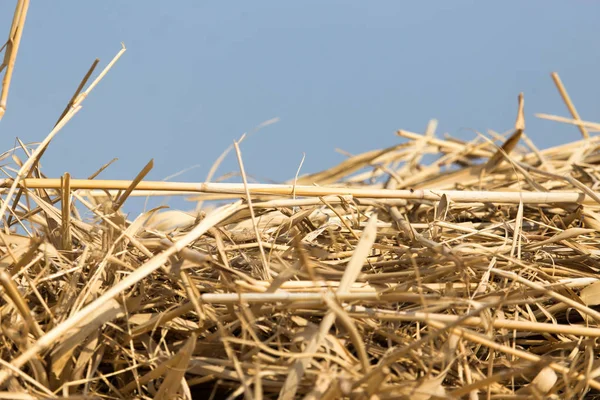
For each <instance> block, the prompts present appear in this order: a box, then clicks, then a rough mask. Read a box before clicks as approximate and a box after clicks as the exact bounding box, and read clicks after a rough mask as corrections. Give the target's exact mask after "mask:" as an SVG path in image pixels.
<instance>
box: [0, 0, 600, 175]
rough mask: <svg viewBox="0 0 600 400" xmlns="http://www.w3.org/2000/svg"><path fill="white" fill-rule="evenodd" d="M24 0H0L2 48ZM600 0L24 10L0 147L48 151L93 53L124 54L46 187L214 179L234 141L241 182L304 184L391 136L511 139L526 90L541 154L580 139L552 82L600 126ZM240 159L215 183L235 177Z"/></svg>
mask: <svg viewBox="0 0 600 400" xmlns="http://www.w3.org/2000/svg"><path fill="white" fill-rule="evenodd" d="M15 4H16V1H9V0H3V1H1V2H0V35H2V37H5V36H6V35H7V33H8V29H9V27H10V20H11V18H12V12H13V9H14V6H15ZM598 16H600V2H595V1H569V2H567V1H526V2H524V1H520V2H517V1H509V2H490V1H485V2H483V1H481V2H478V1H428V2H417V1H412V2H409V1H212V2H207V1H181V0H178V1H149V0H146V1H116V0H104V1H32V3H31V7H30V10H29V14H28V19H27V22H26V26H25V31H24V37H23V41H22V44H21V50H20V52H19V56H18V59H17V65H16V72H15V75H14V79H13V85H12V86H11V93H10V97H9V103H8V110H7V113H6V115H5V117H4V119H3V120H2V121H1V122H0V133H1V136H0V141H1V142H0V144H1V145H2V149H3V150H4V149H8V148H10V147H12V146H13V144H14V142H15V137H17V136H18V137H19V138H21V139H22V140H24V141H27V142H31V141H39V140H42V139H43V138H44V137H45V136H46V135H47V133H48V132H49V131H50V129H51V127H52V125H53V123H54V122H55V121H56V119H57V117H58V116H59V115H60V113H61V111H62V109H63V108H64V107H65V105H66V103H67V101H68V100H69V98H70V97H71V95H72V93H73V91H74V90H75V88H76V86H77V85H78V83H79V81H80V79H81V78H82V76H83V75H84V73H85V72H86V71H87V69H88V67H89V65H90V64H91V63H92V61H93V60H94V58H96V57H99V58H100V59H101V63H100V68H102V67H104V66H105V65H106V64H107V63H108V62H109V61H110V59H111V58H112V57H113V56H114V55H115V54H116V53H117V51H118V50H119V48H120V42H121V41H123V42H124V43H125V45H126V46H127V49H128V51H127V52H126V53H125V55H124V56H123V57H122V58H121V60H120V61H119V62H118V63H117V65H116V66H115V68H113V70H112V71H111V72H110V74H109V75H108V76H107V77H106V78H105V80H104V81H103V82H102V83H101V84H100V85H99V86H98V87H97V88H96V90H95V91H94V92H93V93H92V95H91V96H90V97H89V98H88V99H87V100H86V101H85V103H84V108H83V110H82V111H81V112H80V113H79V114H78V115H77V116H76V117H75V119H74V120H73V121H71V122H70V123H69V125H68V126H67V127H66V128H65V129H64V130H63V131H62V132H61V133H60V134H59V135H58V137H57V138H56V139H55V141H54V142H53V143H52V144H51V145H50V148H49V150H48V152H47V153H46V155H45V156H44V159H43V160H42V164H43V167H44V170H45V172H46V173H47V174H48V175H50V176H53V177H58V176H60V175H61V174H62V173H63V172H65V171H68V172H70V173H72V175H73V176H74V177H78V178H83V177H87V176H88V175H89V174H91V173H92V172H94V171H95V170H96V169H98V168H99V167H100V166H101V165H103V164H104V163H106V162H107V161H109V160H111V159H112V158H113V157H118V158H119V161H118V163H117V164H115V165H114V166H113V167H111V168H110V169H109V170H107V171H106V172H105V173H103V175H102V177H104V178H107V179H108V178H113V179H131V178H133V177H134V176H135V175H136V174H137V172H138V171H139V170H140V169H141V168H142V167H143V166H144V165H145V164H146V163H147V162H148V160H149V159H150V158H154V159H155V168H154V170H153V171H152V172H151V173H150V175H149V177H148V178H149V179H153V180H160V179H163V178H165V177H167V176H169V175H171V174H174V173H177V172H178V171H181V170H184V169H186V168H189V167H192V166H196V165H197V166H198V167H197V168H194V169H192V170H190V171H188V172H186V173H185V174H182V175H180V176H179V177H177V178H175V179H176V180H182V181H202V180H204V178H205V176H206V174H207V172H208V170H209V168H210V166H211V165H212V163H213V162H214V160H215V159H216V158H217V157H218V155H219V154H220V153H221V152H222V151H223V150H224V149H225V148H226V147H227V146H229V145H230V144H231V143H232V141H233V140H234V139H236V138H239V137H240V135H241V134H242V133H244V132H246V131H249V130H252V128H253V127H254V126H256V125H257V124H259V123H261V122H262V121H265V120H268V119H271V118H274V117H279V118H280V122H278V123H277V124H275V125H272V126H269V127H267V128H265V129H263V130H261V131H260V132H259V133H257V134H255V135H253V136H251V137H250V138H249V139H248V140H247V141H245V142H244V143H243V145H242V151H243V156H244V160H245V164H246V168H247V171H248V173H249V174H251V175H253V176H254V177H256V178H257V179H259V180H261V181H266V180H267V179H273V180H285V179H289V178H291V177H293V176H294V174H295V171H296V169H297V167H298V164H299V163H300V160H301V158H302V153H306V161H305V163H304V167H303V172H314V171H316V170H320V169H324V168H327V167H329V166H332V165H334V163H337V162H339V161H341V160H342V159H343V156H341V155H339V154H337V153H336V152H335V151H334V149H335V148H342V149H344V150H346V151H349V152H351V153H358V152H363V151H367V150H371V149H375V148H380V147H384V146H389V145H392V144H394V143H398V142H399V140H400V139H399V138H397V137H396V136H395V135H394V132H395V130H397V129H400V128H403V129H408V130H412V131H416V132H422V131H423V130H424V129H425V126H426V125H427V122H428V121H429V119H431V118H436V119H438V120H439V128H438V134H443V133H446V132H447V133H450V134H452V135H455V136H457V137H460V138H464V139H470V138H472V137H473V135H474V134H473V132H472V129H476V130H479V131H482V132H485V131H486V130H487V129H493V130H496V131H499V132H502V131H505V130H508V129H511V128H512V126H513V124H514V120H515V112H516V106H517V95H518V93H519V92H521V91H522V92H524V93H525V102H526V103H525V111H526V122H527V130H526V131H527V133H528V134H529V135H530V137H532V138H533V139H534V140H535V141H536V143H537V145H538V147H542V148H544V147H548V146H550V145H555V144H558V143H563V142H568V141H572V140H576V139H579V137H580V134H579V131H578V130H577V129H576V128H575V127H572V126H568V125H561V124H558V123H554V122H548V121H543V120H537V119H535V118H534V117H533V114H534V113H537V112H545V113H554V114H559V115H563V116H569V114H568V112H567V110H566V108H565V106H564V104H563V102H562V100H561V99H560V96H559V95H558V93H557V91H556V88H555V87H554V84H553V82H552V80H551V79H550V76H549V74H550V72H552V71H557V72H559V74H560V76H561V78H562V80H563V82H564V83H565V85H566V87H567V89H568V91H569V94H570V95H571V97H572V99H573V101H574V102H575V105H576V107H577V109H578V111H579V113H580V115H581V117H582V118H583V119H586V120H592V121H600V107H599V106H600V79H599V78H598V77H599V71H600V69H599V67H600V40H599V34H600V24H599V23H598ZM236 170H237V163H236V160H235V156H234V155H233V154H232V155H231V156H230V157H229V158H228V160H227V162H225V163H224V164H223V167H222V169H220V172H222V173H225V172H228V171H236Z"/></svg>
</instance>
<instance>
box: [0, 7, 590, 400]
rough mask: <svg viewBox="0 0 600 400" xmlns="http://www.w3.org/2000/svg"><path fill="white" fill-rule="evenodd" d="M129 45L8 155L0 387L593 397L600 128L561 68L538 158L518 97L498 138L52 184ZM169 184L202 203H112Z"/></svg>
mask: <svg viewBox="0 0 600 400" xmlns="http://www.w3.org/2000/svg"><path fill="white" fill-rule="evenodd" d="M28 4H29V2H28V1H26V0H20V1H18V6H17V10H16V13H15V18H14V21H13V25H12V28H11V31H10V35H9V41H8V44H7V45H6V46H5V47H4V52H5V53H4V54H5V58H4V63H3V64H2V70H3V71H4V80H3V87H2V92H1V98H0V117H1V115H3V114H4V112H5V111H6V112H10V107H9V106H8V101H7V100H8V89H9V86H10V81H11V76H12V71H13V68H14V66H15V59H16V55H17V51H18V48H19V42H20V38H21V34H22V32H23V26H24V25H23V24H24V22H25V16H26V12H27V7H28ZM124 51H125V49H124V48H123V49H122V50H121V51H120V52H119V53H118V54H117V56H116V57H115V59H114V60H112V61H111V62H110V63H109V64H108V66H107V67H106V68H105V69H104V70H103V71H102V72H101V73H100V74H98V75H97V78H94V80H92V76H95V67H96V65H98V62H94V63H93V65H92V68H90V71H88V73H87V74H86V75H85V78H84V79H83V81H82V82H81V84H80V85H79V88H78V89H77V91H76V93H75V94H74V96H73V98H72V100H71V101H70V102H69V104H67V107H66V109H65V112H64V113H63V114H62V115H61V116H60V118H59V120H58V122H57V124H56V127H55V128H54V129H53V131H52V132H51V133H50V134H49V135H48V136H47V137H46V138H45V139H44V140H42V142H41V144H39V145H38V146H37V147H34V148H31V149H30V148H28V147H27V146H25V145H22V146H21V148H20V149H19V150H20V151H21V153H17V152H16V151H15V150H11V151H10V152H7V153H6V155H7V156H8V155H10V156H12V157H13V158H12V159H13V161H14V163H13V165H12V166H5V167H3V170H2V171H3V172H4V173H5V174H6V176H5V179H3V180H2V181H1V182H0V187H2V203H1V205H0V215H2V230H1V231H0V256H1V261H0V283H1V289H0V294H1V297H2V300H1V302H0V328H1V329H0V355H1V361H0V390H1V391H0V399H38V398H65V399H67V398H68V399H133V398H136V399H149V398H154V399H174V398H180V399H191V398H231V399H233V398H238V397H239V398H242V397H243V398H248V399H275V398H279V399H294V398H304V399H337V398H344V397H345V398H352V399H402V398H406V399H409V398H410V399H422V400H425V399H448V398H452V399H455V398H469V399H477V398H491V399H526V398H556V399H570V398H584V397H585V398H593V397H595V396H598V394H599V393H600V392H599V389H600V380H598V376H599V375H600V367H599V363H598V356H599V354H598V353H599V352H598V346H597V344H596V338H598V337H600V326H599V323H600V312H599V311H598V310H597V305H598V304H600V283H599V282H598V277H597V275H598V271H599V269H600V264H599V256H600V246H599V245H600V235H599V234H598V231H599V229H600V214H599V210H600V197H599V196H600V193H599V192H597V186H598V184H599V182H600V173H599V171H600V140H597V139H598V138H597V137H590V135H589V132H593V131H597V130H598V129H599V128H600V125H599V124H594V123H590V122H585V121H582V120H581V119H580V118H579V116H578V114H577V112H576V110H575V107H574V106H573V104H572V102H571V100H570V99H569V97H568V95H567V92H566V90H565V88H564V86H563V84H562V83H561V81H560V79H559V77H558V75H557V74H553V79H554V81H555V84H556V85H557V88H558V89H559V93H560V94H561V96H562V97H563V99H564V100H565V103H566V105H567V108H568V110H569V112H570V113H571V118H563V117H555V116H548V115H541V117H543V118H549V119H554V120H557V121H558V122H560V123H570V124H573V125H575V126H576V127H577V128H578V129H579V131H580V133H581V134H582V136H583V138H582V140H579V141H575V142H572V143H569V144H566V145H561V146H558V147H554V148H549V149H544V150H540V149H538V148H537V147H536V146H535V145H534V144H533V143H532V142H531V141H530V140H529V138H528V137H527V135H526V133H525V118H524V115H525V113H524V100H523V97H522V96H520V97H519V102H518V108H516V110H517V120H516V123H515V129H514V130H513V131H511V132H508V133H507V134H496V133H493V132H492V133H490V135H487V136H483V135H478V136H477V137H475V138H474V139H473V140H472V141H469V142H465V141H462V140H458V139H456V138H452V137H449V136H446V137H444V138H439V137H436V135H435V130H436V123H435V121H432V122H431V123H430V124H429V126H428V128H427V130H426V132H425V133H424V134H418V133H412V132H407V131H398V132H397V134H398V136H399V137H401V138H404V139H406V140H403V141H402V142H401V143H400V144H398V145H396V146H393V147H390V148H386V149H382V150H377V151H369V152H366V153H363V154H359V155H356V156H351V157H349V158H348V159H347V160H346V161H344V162H342V163H341V164H340V165H337V166H334V167H332V168H330V169H328V170H326V171H322V172H319V173H316V174H311V175H307V176H298V177H295V178H293V179H291V180H290V181H289V182H286V183H284V184H280V185H277V184H250V183H248V182H247V179H246V174H245V171H244V168H243V159H242V157H241V152H240V149H239V145H238V143H237V142H236V143H235V144H234V146H233V149H234V150H235V152H236V154H237V155H238V160H239V166H240V173H239V176H240V177H241V179H240V182H239V183H212V182H209V181H207V182H202V183H176V182H171V183H166V182H150V181H146V180H144V177H145V176H146V174H147V172H148V171H149V170H150V169H151V168H152V164H151V163H149V164H148V166H147V167H146V168H144V169H143V170H142V171H141V172H140V173H139V175H138V176H137V177H135V179H133V180H131V181H115V180H101V179H99V178H98V176H99V174H100V172H102V175H101V176H105V175H110V168H108V169H106V171H104V169H105V168H104V167H103V168H100V169H99V172H98V174H94V176H91V177H89V178H88V179H74V178H72V177H71V175H69V174H65V175H64V176H62V177H58V178H55V179H52V178H49V177H46V176H44V175H43V172H42V171H41V170H40V159H41V158H42V156H43V154H44V151H45V149H46V147H47V146H48V144H49V143H50V142H51V140H52V138H53V137H54V136H55V135H56V134H57V133H58V132H59V131H60V129H61V128H62V127H63V126H64V125H65V124H66V123H67V122H68V121H69V120H70V119H71V118H72V116H73V115H75V113H77V112H78V111H79V110H80V109H81V104H82V102H83V101H84V100H85V98H86V97H87V96H88V95H89V94H90V92H91V91H92V89H93V88H94V87H95V86H96V85H97V84H98V83H99V82H100V80H101V79H102V78H103V77H104V76H105V74H106V73H107V72H108V71H109V69H110V68H111V67H112V66H113V64H114V63H115V62H116V61H117V60H118V58H119V57H120V56H121V55H122V54H123V52H124ZM90 81H91V83H90ZM18 154H25V158H24V161H22V160H21V158H23V156H21V157H19V156H18ZM7 159H8V158H7ZM75 172H76V171H75ZM173 194H176V195H185V196H187V197H188V199H190V200H192V201H194V202H195V204H196V205H197V207H196V210H195V211H193V212H184V211H177V210H164V209H154V210H150V211H147V212H143V213H141V214H140V215H137V216H134V217H131V218H130V217H128V216H127V215H125V214H124V213H123V211H122V206H123V204H124V203H125V202H126V201H127V199H128V198H129V197H131V196H150V195H152V196H154V195H173ZM89 216H91V217H89Z"/></svg>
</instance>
